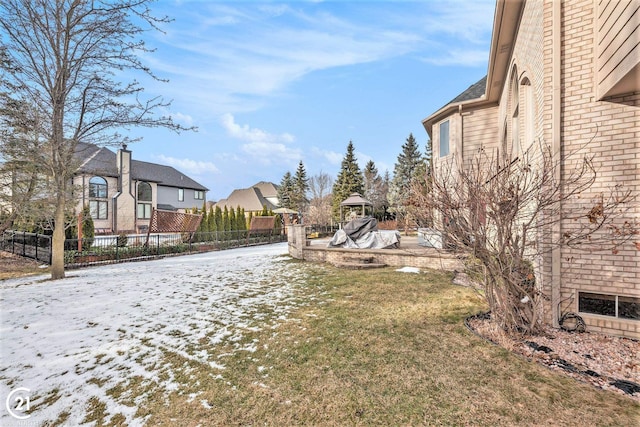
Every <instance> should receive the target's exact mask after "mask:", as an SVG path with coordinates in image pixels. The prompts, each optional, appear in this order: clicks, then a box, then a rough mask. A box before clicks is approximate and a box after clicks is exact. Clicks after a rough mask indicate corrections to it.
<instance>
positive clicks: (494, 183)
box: [413, 146, 638, 333]
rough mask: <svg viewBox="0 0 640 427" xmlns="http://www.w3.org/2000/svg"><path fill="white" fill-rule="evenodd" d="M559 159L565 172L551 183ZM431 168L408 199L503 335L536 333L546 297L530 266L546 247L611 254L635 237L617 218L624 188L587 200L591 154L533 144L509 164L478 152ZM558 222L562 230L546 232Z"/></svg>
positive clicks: (629, 223)
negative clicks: (476, 288)
mask: <svg viewBox="0 0 640 427" xmlns="http://www.w3.org/2000/svg"><path fill="white" fill-rule="evenodd" d="M561 162H563V164H564V165H566V170H565V172H564V174H563V175H564V176H563V178H562V180H559V173H558V168H559V167H560V164H561ZM569 165H571V166H569ZM434 167H435V169H434V172H433V174H432V176H431V177H429V179H430V181H429V186H430V191H428V192H424V191H423V189H418V190H417V191H414V194H413V196H414V198H415V199H416V200H419V202H418V203H419V204H420V205H421V206H423V208H424V209H427V210H432V211H433V213H434V214H435V218H436V224H437V226H438V228H439V229H441V230H442V232H443V235H444V241H445V244H446V245H447V246H448V247H449V248H450V249H453V250H456V251H459V252H461V253H463V254H466V255H467V256H468V258H467V259H468V264H467V265H468V267H469V269H470V273H472V274H474V276H475V277H476V278H479V279H480V280H481V281H482V282H483V285H484V289H483V291H484V292H483V295H484V297H485V298H486V300H487V302H488V304H489V307H490V309H491V311H492V316H493V318H494V319H496V320H497V322H498V323H499V325H500V326H501V327H502V328H503V329H505V330H507V331H510V332H516V331H517V332H524V333H536V332H539V328H540V325H541V322H542V314H543V312H542V303H543V299H544V298H547V297H548V296H546V295H543V293H542V288H541V286H540V284H539V283H536V277H540V275H539V274H536V273H537V271H536V267H537V266H539V265H540V263H541V262H542V261H543V260H544V259H545V256H546V255H548V254H550V253H551V250H552V249H553V248H556V247H558V246H562V245H567V246H571V247H574V248H584V249H589V250H593V249H607V250H611V251H614V252H615V251H616V250H617V247H618V246H619V245H622V244H624V243H626V242H628V241H629V240H630V239H631V238H632V236H633V235H634V234H636V233H637V229H638V226H637V224H636V223H634V222H633V220H629V219H626V217H625V215H626V214H627V212H628V211H629V208H630V202H631V201H632V200H633V197H632V194H631V193H630V192H629V191H624V190H623V189H621V188H620V187H617V186H616V187H614V188H612V189H611V191H610V192H609V193H608V194H604V193H598V194H597V196H596V197H595V198H589V197H587V195H592V194H594V193H593V192H592V191H591V190H590V189H591V187H592V184H593V183H594V182H595V180H596V176H597V171H596V169H595V168H594V166H593V162H592V158H591V157H579V156H577V155H576V154H573V153H570V154H568V155H567V156H566V157H565V158H563V159H560V158H558V157H554V156H553V153H552V151H551V149H550V147H547V146H534V147H532V148H531V149H530V150H529V151H527V152H525V153H524V154H522V155H521V156H519V158H517V159H515V160H506V161H505V160H504V159H502V158H501V157H500V156H499V155H497V154H493V155H491V154H488V153H486V152H485V151H484V150H480V151H479V152H478V153H477V155H476V156H475V157H474V158H473V159H472V160H471V161H468V162H466V163H465V165H460V164H455V163H452V162H439V163H437V164H436V165H434ZM560 221H562V222H563V233H562V234H558V233H554V232H553V227H554V225H556V224H559V222H560Z"/></svg>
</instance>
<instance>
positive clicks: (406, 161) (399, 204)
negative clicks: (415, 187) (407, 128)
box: [389, 133, 425, 231]
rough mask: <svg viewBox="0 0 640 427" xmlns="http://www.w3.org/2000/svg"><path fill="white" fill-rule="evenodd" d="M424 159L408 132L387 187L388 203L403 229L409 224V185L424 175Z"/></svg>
mask: <svg viewBox="0 0 640 427" xmlns="http://www.w3.org/2000/svg"><path fill="white" fill-rule="evenodd" d="M424 172H425V160H424V157H423V156H422V154H421V153H420V149H419V147H418V144H417V143H416V140H415V138H414V137H413V134H411V133H410V134H409V137H408V138H407V140H406V142H405V143H404V144H403V145H402V152H401V153H400V154H399V155H398V161H397V163H396V164H395V166H394V170H393V179H392V180H391V184H390V188H389V204H390V205H391V209H392V210H393V211H394V212H395V214H396V218H397V219H398V220H400V221H403V222H404V226H405V231H407V227H408V226H409V221H410V218H409V215H407V213H408V211H407V205H408V202H409V198H410V195H411V185H412V182H413V181H414V180H415V179H420V178H423V177H424Z"/></svg>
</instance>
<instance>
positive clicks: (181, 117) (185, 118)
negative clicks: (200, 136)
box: [171, 113, 193, 126]
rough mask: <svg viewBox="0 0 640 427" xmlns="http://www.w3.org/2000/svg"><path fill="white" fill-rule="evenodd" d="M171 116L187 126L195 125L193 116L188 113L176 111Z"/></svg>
mask: <svg viewBox="0 0 640 427" xmlns="http://www.w3.org/2000/svg"><path fill="white" fill-rule="evenodd" d="M171 117H172V118H173V120H175V121H176V122H179V123H183V124H184V125H186V126H193V117H191V116H190V115H188V114H182V113H174V114H171Z"/></svg>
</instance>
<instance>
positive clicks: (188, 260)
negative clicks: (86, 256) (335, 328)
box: [0, 243, 304, 426]
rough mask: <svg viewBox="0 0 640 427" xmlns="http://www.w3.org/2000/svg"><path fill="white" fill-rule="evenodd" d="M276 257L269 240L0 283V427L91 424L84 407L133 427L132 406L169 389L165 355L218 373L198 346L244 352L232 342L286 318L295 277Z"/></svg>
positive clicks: (218, 366) (215, 359)
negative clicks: (62, 276) (99, 410)
mask: <svg viewBox="0 0 640 427" xmlns="http://www.w3.org/2000/svg"><path fill="white" fill-rule="evenodd" d="M286 252H287V245H286V243H281V244H276V245H269V246H260V247H252V248H241V249H233V250H228V251H222V252H211V253H203V254H198V255H191V256H183V257H176V258H165V259H162V260H157V261H148V262H139V263H126V264H117V265H109V266H104V267H94V268H89V269H85V270H75V271H69V272H68V273H67V275H68V277H67V278H65V279H63V280H57V281H48V280H43V279H44V277H37V278H34V277H30V278H21V279H14V280H7V281H4V282H0V310H1V313H2V314H1V316H2V317H1V323H0V325H1V326H0V337H1V343H2V344H1V345H2V351H1V356H2V360H1V367H0V398H1V401H0V410H1V411H0V414H1V417H0V425H3V426H13V425H24V423H25V422H27V423H28V424H29V425H32V424H33V425H42V424H43V423H46V422H48V423H52V422H55V421H58V422H64V424H69V425H78V424H82V423H87V424H92V422H91V421H92V419H91V417H90V416H89V414H88V412H90V411H88V409H89V408H92V407H95V406H96V405H98V406H102V407H103V408H104V409H103V412H105V413H106V414H108V416H109V417H110V418H111V422H114V421H117V420H120V421H123V422H125V423H126V424H129V425H141V424H144V421H145V418H144V417H137V416H136V415H135V414H136V410H137V406H138V404H139V403H140V401H141V399H144V398H147V397H148V395H149V393H151V392H153V393H155V394H157V393H158V392H160V394H161V395H162V394H163V393H164V394H166V393H168V392H170V391H172V390H175V388H176V387H177V383H176V382H174V371H173V370H172V367H171V366H170V365H169V364H167V362H166V361H165V360H164V359H163V354H165V353H166V352H167V351H168V352H172V353H175V354H178V355H181V356H183V357H185V358H187V359H188V360H193V361H197V362H200V363H203V364H207V365H208V366H210V367H211V368H213V369H214V370H218V371H219V372H220V374H222V373H224V369H225V367H224V357H223V356H224V355H221V354H219V353H218V354H216V353H215V352H211V351H206V350H204V351H203V350H195V349H198V348H202V345H199V344H202V343H203V342H206V343H207V344H208V346H207V348H212V347H210V345H214V346H216V345H220V346H221V347H222V346H224V347H225V348H226V349H227V350H226V351H228V349H229V346H231V348H233V349H234V351H237V352H239V351H246V352H252V351H255V348H256V346H257V345H258V343H256V342H253V341H250V340H249V341H248V342H247V339H244V340H243V336H244V337H245V338H246V334H248V333H250V332H251V331H255V330H259V329H267V328H274V329H275V328H277V326H278V324H279V323H281V322H283V321H285V320H286V319H287V315H288V313H289V312H290V311H291V309H293V308H294V307H296V306H297V304H298V302H297V301H296V296H295V290H296V287H298V286H299V285H300V284H301V283H303V282H304V273H303V272H302V271H301V270H299V269H298V268H297V267H296V265H295V264H292V263H287V262H286V260H287V259H288V258H287V257H286V256H284V255H285V254H286ZM213 348H215V347H213ZM133 378H135V379H136V380H135V382H132V381H131V380H132V379H133ZM132 388H135V389H136V390H138V391H140V390H143V391H144V390H147V391H148V393H147V392H142V393H134V392H132ZM18 389H21V390H18ZM24 389H27V390H24ZM12 392H13V393H12ZM27 398H28V401H27ZM20 402H22V404H23V405H22V408H23V409H24V408H25V407H26V404H27V403H28V404H29V406H30V411H28V412H23V411H20V410H18V409H15V406H16V405H18V404H19V403H20ZM6 403H8V404H9V407H10V408H14V409H13V412H14V413H15V415H17V416H22V417H26V416H29V417H30V418H28V420H24V421H20V420H19V419H16V418H15V417H12V416H11V414H10V413H9V411H8V409H7V407H6V405H5V404H6ZM118 414H120V415H118ZM114 415H115V418H113V416H114Z"/></svg>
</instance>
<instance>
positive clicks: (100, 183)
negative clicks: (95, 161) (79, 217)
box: [89, 176, 107, 199]
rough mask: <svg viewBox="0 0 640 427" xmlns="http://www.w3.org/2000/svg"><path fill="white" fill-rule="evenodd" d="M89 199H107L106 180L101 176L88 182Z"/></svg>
mask: <svg viewBox="0 0 640 427" xmlns="http://www.w3.org/2000/svg"><path fill="white" fill-rule="evenodd" d="M89 197H97V198H99V199H106V198H107V180H106V179H104V178H103V177H101V176H94V177H92V178H91V179H90V180H89Z"/></svg>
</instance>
